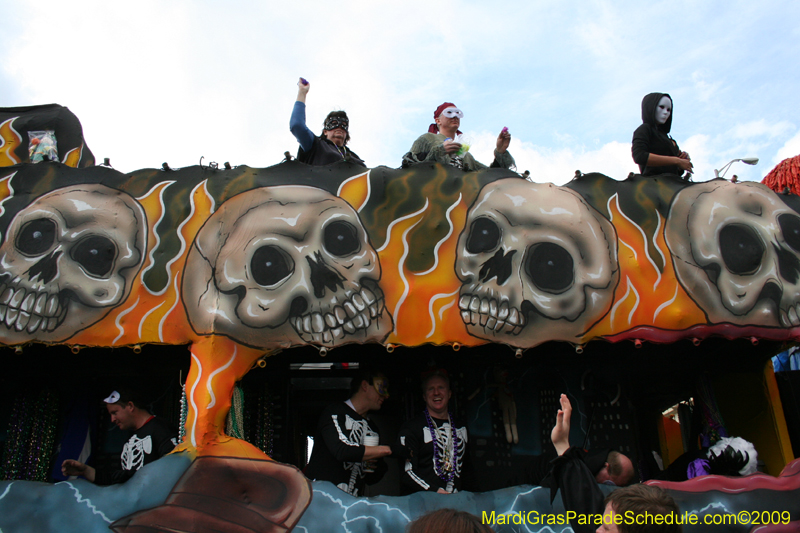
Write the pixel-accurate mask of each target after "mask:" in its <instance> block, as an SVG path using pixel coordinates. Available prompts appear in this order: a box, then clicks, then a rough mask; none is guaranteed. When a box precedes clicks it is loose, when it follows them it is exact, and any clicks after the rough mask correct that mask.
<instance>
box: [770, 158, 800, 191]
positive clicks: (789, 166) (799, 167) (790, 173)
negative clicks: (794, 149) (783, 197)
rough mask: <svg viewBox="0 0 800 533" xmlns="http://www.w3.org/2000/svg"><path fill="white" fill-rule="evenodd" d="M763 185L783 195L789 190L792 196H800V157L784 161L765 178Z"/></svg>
mask: <svg viewBox="0 0 800 533" xmlns="http://www.w3.org/2000/svg"><path fill="white" fill-rule="evenodd" d="M761 183H763V184H764V185H766V186H767V187H769V188H770V189H772V190H773V191H775V192H776V193H778V194H781V193H782V192H784V191H785V190H786V188H787V187H788V188H789V191H790V192H791V193H792V194H798V195H800V155H797V156H795V157H790V158H788V159H784V160H783V161H781V162H780V163H778V164H777V165H776V166H775V168H773V169H772V170H771V171H770V172H769V174H767V175H766V176H764V179H763V180H761Z"/></svg>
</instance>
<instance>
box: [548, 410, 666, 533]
mask: <svg viewBox="0 0 800 533" xmlns="http://www.w3.org/2000/svg"><path fill="white" fill-rule="evenodd" d="M571 416H572V405H571V404H570V401H569V398H567V395H566V394H562V395H561V409H559V410H558V414H557V415H556V424H555V426H554V427H553V431H552V433H551V434H550V439H551V440H552V442H553V446H554V447H555V449H556V452H557V453H558V457H557V458H556V459H555V460H554V461H553V462H552V465H553V468H552V471H551V473H550V475H549V476H548V479H547V480H545V483H543V485H544V484H546V486H548V487H550V488H551V492H550V498H551V501H552V499H553V498H554V497H555V495H556V491H557V490H560V491H561V499H562V502H563V504H564V509H565V510H566V511H574V512H575V513H576V514H577V515H578V516H586V515H595V516H596V515H603V516H604V518H603V522H604V523H603V524H597V523H594V522H593V521H586V522H584V523H581V521H580V520H572V521H571V522H570V525H571V526H572V529H573V530H574V531H575V533H590V532H592V531H596V532H597V533H680V532H681V531H682V528H681V525H680V523H677V524H676V523H675V522H676V521H675V519H676V518H677V515H679V514H680V509H679V508H678V506H677V505H676V504H675V501H674V500H673V499H672V497H671V496H669V494H667V493H666V492H665V491H663V490H662V489H660V488H658V487H652V486H648V485H632V486H630V487H623V488H620V489H617V490H615V491H614V492H612V493H611V494H609V496H607V497H604V496H603V492H602V491H601V490H600V486H599V485H598V484H597V481H596V480H595V477H594V475H593V474H592V472H591V471H590V470H589V468H588V467H587V466H586V463H585V462H584V455H585V451H584V450H583V449H581V448H578V447H570V445H569V428H570V417H571ZM627 513H631V514H632V515H634V516H636V515H644V514H646V513H649V514H650V515H662V516H666V515H669V514H672V515H673V521H672V522H670V523H669V524H665V523H664V521H661V522H660V523H649V522H648V523H645V524H632V525H631V524H625V523H624V522H623V523H619V524H617V523H616V522H615V521H614V515H622V516H623V517H627V516H628V514H627ZM598 525H599V526H600V527H595V526H598Z"/></svg>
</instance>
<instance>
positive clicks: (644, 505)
mask: <svg viewBox="0 0 800 533" xmlns="http://www.w3.org/2000/svg"><path fill="white" fill-rule="evenodd" d="M605 505H606V507H605V511H604V513H603V525H601V526H600V527H598V528H597V533H681V532H682V531H683V527H682V526H681V524H676V523H675V522H677V521H679V515H680V509H679V508H678V504H676V503H675V500H674V499H672V496H670V495H669V494H667V492H666V491H664V490H663V489H661V488H659V487H654V486H652V485H642V484H636V485H631V486H630V487H623V488H620V489H617V490H615V491H614V492H612V493H611V494H609V495H608V496H606V499H605ZM646 513H647V514H649V515H650V517H651V519H650V520H644V519H641V520H639V521H641V522H643V523H640V524H637V523H635V522H637V520H636V518H637V517H644V516H645V514H646ZM670 514H672V515H673V519H672V520H670V522H672V523H671V524H665V523H663V522H664V520H661V522H662V523H661V524H656V523H655V520H653V519H652V517H653V516H654V515H660V516H667V515H670ZM615 515H620V516H619V518H616V519H615V518H614V516H615ZM626 518H627V520H626ZM631 519H632V520H631ZM626 521H627V522H630V521H633V522H634V523H626Z"/></svg>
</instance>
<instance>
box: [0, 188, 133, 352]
mask: <svg viewBox="0 0 800 533" xmlns="http://www.w3.org/2000/svg"><path fill="white" fill-rule="evenodd" d="M146 237H147V222H146V218H145V214H144V211H143V210H142V207H141V206H140V205H139V203H138V202H137V201H136V200H134V199H133V198H132V197H131V196H129V195H128V194H126V193H124V192H121V191H118V190H116V189H111V188H109V187H106V186H104V185H97V184H84V185H74V186H70V187H64V188H61V189H57V190H55V191H53V192H51V193H48V194H46V195H44V196H41V197H39V198H37V199H36V200H35V201H34V202H33V203H32V204H31V205H29V206H28V207H26V208H25V209H23V210H21V211H20V212H19V213H17V215H16V216H15V217H14V219H13V220H12V221H11V224H10V225H9V227H8V232H7V234H6V236H5V240H4V242H3V244H2V246H0V320H2V323H3V324H4V325H5V327H0V341H2V342H3V343H4V344H14V343H21V342H27V341H31V340H38V341H43V342H59V341H63V340H66V339H68V338H70V337H72V336H73V335H74V334H75V333H77V332H78V331H80V330H82V329H85V328H87V327H88V326H91V325H92V324H94V323H96V322H97V321H99V320H100V319H101V318H103V317H104V316H105V315H106V314H107V313H108V312H109V311H110V310H111V309H112V308H114V307H115V306H117V305H119V304H120V303H122V302H123V301H124V300H125V298H127V296H128V294H129V293H130V290H131V283H132V282H133V279H134V277H135V276H136V273H137V272H138V271H139V268H140V267H141V265H142V259H143V257H144V255H145V239H146Z"/></svg>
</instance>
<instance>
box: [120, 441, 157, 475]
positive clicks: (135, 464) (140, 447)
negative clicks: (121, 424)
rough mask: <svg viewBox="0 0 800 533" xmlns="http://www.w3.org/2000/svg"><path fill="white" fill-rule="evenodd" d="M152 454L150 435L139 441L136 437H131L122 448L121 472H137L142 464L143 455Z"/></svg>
mask: <svg viewBox="0 0 800 533" xmlns="http://www.w3.org/2000/svg"><path fill="white" fill-rule="evenodd" d="M151 453H153V439H152V438H151V437H150V435H147V436H145V437H144V438H143V439H140V438H139V437H137V436H136V435H132V436H131V438H130V439H129V440H128V442H126V443H125V446H123V447H122V455H121V456H120V459H121V461H122V469H123V470H139V469H140V468H141V467H142V465H143V464H144V456H145V454H147V455H150V454H151Z"/></svg>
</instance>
